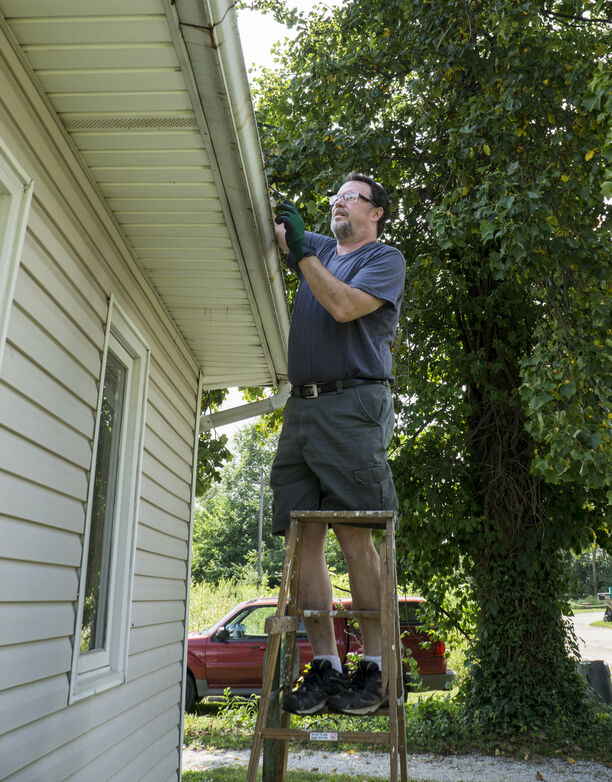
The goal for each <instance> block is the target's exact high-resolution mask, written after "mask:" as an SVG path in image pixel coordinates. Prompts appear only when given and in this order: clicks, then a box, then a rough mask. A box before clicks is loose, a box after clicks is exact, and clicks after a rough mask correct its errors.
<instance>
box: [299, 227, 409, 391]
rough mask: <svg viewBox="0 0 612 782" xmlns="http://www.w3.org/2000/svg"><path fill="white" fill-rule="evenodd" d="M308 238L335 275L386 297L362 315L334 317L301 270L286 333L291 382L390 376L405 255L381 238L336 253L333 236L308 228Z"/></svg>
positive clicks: (370, 292)
mask: <svg viewBox="0 0 612 782" xmlns="http://www.w3.org/2000/svg"><path fill="white" fill-rule="evenodd" d="M306 243H307V244H309V245H310V246H311V247H312V248H313V249H314V250H315V251H316V254H317V257H318V258H319V260H320V261H321V263H322V264H323V265H324V266H325V267H326V268H327V269H328V270H329V271H330V272H331V273H332V274H333V275H334V276H335V277H337V278H338V279H339V280H341V281H342V282H345V283H346V284H347V285H350V286H351V287H352V288H359V290H362V291H365V292H366V293H369V294H371V295H372V296H376V298H378V299H383V300H384V302H385V303H384V304H383V305H382V307H380V308H379V309H377V310H375V311H374V312H371V313H370V314H369V315H365V316H364V317H362V318H357V320H353V321H351V322H350V323H338V322H337V321H335V320H334V318H333V317H332V316H331V315H330V314H329V312H327V310H326V309H325V308H324V307H322V306H321V305H320V304H319V302H318V301H317V300H316V298H315V297H314V295H313V293H312V291H311V290H310V288H309V286H308V283H307V282H306V280H305V279H304V277H303V276H302V274H301V273H299V274H300V285H299V288H298V292H297V295H296V298H295V305H294V308H293V316H292V319H291V330H290V333H289V380H290V382H291V383H292V384H293V385H303V384H305V383H329V382H331V381H334V380H345V379H348V378H355V377H362V378H376V379H389V380H390V379H392V375H391V345H392V344H393V340H394V337H395V330H396V328H397V321H398V318H399V308H400V304H401V301H402V297H403V294H404V277H405V274H406V262H405V261H404V257H403V255H402V254H401V252H400V251H399V250H397V249H395V248H394V247H389V246H388V245H386V244H380V243H379V242H370V243H369V244H366V245H364V246H363V247H360V248H359V249H358V250H355V251H354V252H352V253H348V254H347V255H338V254H337V253H336V240H335V239H332V238H331V237H328V236H321V235H320V234H315V233H309V232H306Z"/></svg>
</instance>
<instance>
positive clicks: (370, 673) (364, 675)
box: [328, 660, 388, 714]
mask: <svg viewBox="0 0 612 782" xmlns="http://www.w3.org/2000/svg"><path fill="white" fill-rule="evenodd" d="M381 686H382V671H381V670H380V668H379V667H378V665H376V663H373V662H366V661H365V660H361V661H360V662H359V664H358V665H357V670H356V671H355V673H354V674H353V675H352V676H351V678H350V681H349V683H348V687H347V688H346V689H345V690H344V692H342V693H339V694H338V695H335V696H334V697H333V698H330V699H329V703H328V706H329V708H330V709H331V710H332V711H340V712H342V713H343V714H369V713H370V712H371V711H376V709H379V708H380V707H381V706H385V705H386V704H387V703H388V698H387V693H386V692H385V693H384V694H383V693H382V692H381Z"/></svg>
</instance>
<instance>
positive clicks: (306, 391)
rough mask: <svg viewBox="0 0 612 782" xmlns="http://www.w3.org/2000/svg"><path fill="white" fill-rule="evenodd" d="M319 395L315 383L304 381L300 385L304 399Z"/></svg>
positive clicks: (314, 397)
mask: <svg viewBox="0 0 612 782" xmlns="http://www.w3.org/2000/svg"><path fill="white" fill-rule="evenodd" d="M318 396H319V389H318V388H317V384H316V383H306V384H304V385H303V386H302V397H303V398H304V399H316V398H317V397H318Z"/></svg>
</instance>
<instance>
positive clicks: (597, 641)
mask: <svg viewBox="0 0 612 782" xmlns="http://www.w3.org/2000/svg"><path fill="white" fill-rule="evenodd" d="M603 615H604V607H603V604H602V609H601V611H586V612H585V613H583V614H575V616H574V627H575V628H576V636H577V637H578V645H579V647H580V656H581V657H582V659H583V660H605V661H606V662H607V663H608V665H609V666H610V670H611V671H612V623H608V625H609V626H608V627H591V626H590V625H591V622H597V621H598V620H600V619H603Z"/></svg>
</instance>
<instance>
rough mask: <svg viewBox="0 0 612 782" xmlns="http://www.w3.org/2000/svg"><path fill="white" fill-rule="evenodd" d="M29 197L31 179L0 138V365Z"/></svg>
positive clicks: (26, 219) (28, 208)
mask: <svg viewBox="0 0 612 782" xmlns="http://www.w3.org/2000/svg"><path fill="white" fill-rule="evenodd" d="M31 200H32V181H31V180H30V179H29V178H28V177H27V175H26V174H25V172H24V171H22V169H21V167H20V166H19V164H18V163H17V161H16V160H14V158H13V157H12V155H11V154H10V152H9V151H8V149H7V148H6V147H5V146H4V144H3V143H2V140H0V367H1V366H2V354H3V352H4V342H5V340H6V331H7V328H8V320H9V313H10V307H11V302H12V300H13V291H14V289H15V280H16V278H17V269H18V268H19V259H20V257H21V248H22V246H23V238H24V236H25V231H26V226H27V223H28V214H29V211H30V202H31Z"/></svg>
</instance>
